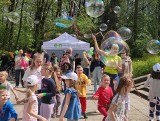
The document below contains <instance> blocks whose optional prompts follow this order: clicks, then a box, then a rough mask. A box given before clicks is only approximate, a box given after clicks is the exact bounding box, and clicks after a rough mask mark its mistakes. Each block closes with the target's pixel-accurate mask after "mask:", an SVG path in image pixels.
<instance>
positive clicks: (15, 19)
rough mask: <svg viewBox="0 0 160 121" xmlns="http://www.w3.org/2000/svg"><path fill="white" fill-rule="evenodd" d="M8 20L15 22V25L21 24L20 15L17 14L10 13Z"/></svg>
mask: <svg viewBox="0 0 160 121" xmlns="http://www.w3.org/2000/svg"><path fill="white" fill-rule="evenodd" d="M7 18H8V20H9V21H10V22H13V23H18V22H19V20H20V19H19V18H20V17H19V14H18V13H17V12H10V13H9V14H8V15H7Z"/></svg>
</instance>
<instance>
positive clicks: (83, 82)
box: [76, 73, 91, 97]
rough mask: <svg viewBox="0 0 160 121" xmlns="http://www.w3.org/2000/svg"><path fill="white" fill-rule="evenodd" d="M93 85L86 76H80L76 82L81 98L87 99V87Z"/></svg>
mask: <svg viewBox="0 0 160 121" xmlns="http://www.w3.org/2000/svg"><path fill="white" fill-rule="evenodd" d="M90 84H91V80H90V79H88V77H87V76H86V75H85V74H83V73H82V74H80V75H78V80H77V82H76V89H77V90H78V96H79V97H86V86H87V85H90Z"/></svg>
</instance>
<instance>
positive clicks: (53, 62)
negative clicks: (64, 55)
mask: <svg viewBox="0 0 160 121" xmlns="http://www.w3.org/2000/svg"><path fill="white" fill-rule="evenodd" d="M50 61H51V63H52V66H54V65H58V59H57V56H56V55H55V53H54V52H53V53H52V56H51V60H50Z"/></svg>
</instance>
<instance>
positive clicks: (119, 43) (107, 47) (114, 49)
mask: <svg viewBox="0 0 160 121" xmlns="http://www.w3.org/2000/svg"><path fill="white" fill-rule="evenodd" d="M101 49H102V50H103V51H105V52H107V53H108V54H109V56H106V57H105V56H101V58H100V59H101V61H102V62H103V63H104V64H105V65H106V66H111V67H116V65H115V62H114V60H112V59H113V58H110V56H115V55H118V54H119V53H120V52H122V50H124V49H125V50H126V51H127V52H128V51H129V46H128V44H127V43H126V42H125V41H123V40H122V39H121V38H116V37H110V38H108V39H106V40H105V41H104V42H103V43H102V44H101Z"/></svg>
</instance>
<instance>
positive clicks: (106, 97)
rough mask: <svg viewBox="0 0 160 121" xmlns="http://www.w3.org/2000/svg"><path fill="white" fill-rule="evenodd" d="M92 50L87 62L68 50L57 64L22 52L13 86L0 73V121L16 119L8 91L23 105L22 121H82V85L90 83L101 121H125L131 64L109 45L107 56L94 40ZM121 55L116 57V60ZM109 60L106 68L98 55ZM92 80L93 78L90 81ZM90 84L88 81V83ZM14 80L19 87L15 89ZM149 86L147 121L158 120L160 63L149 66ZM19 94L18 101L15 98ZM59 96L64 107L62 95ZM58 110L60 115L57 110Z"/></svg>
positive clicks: (123, 53)
mask: <svg viewBox="0 0 160 121" xmlns="http://www.w3.org/2000/svg"><path fill="white" fill-rule="evenodd" d="M93 41H94V44H95V51H94V54H93V56H92V58H91V57H90V56H89V55H88V53H87V52H86V51H84V52H83V53H82V57H81V56H80V55H79V54H78V53H77V54H76V55H75V56H73V51H74V50H72V48H69V49H68V50H67V51H64V53H63V55H62V57H61V58H60V59H58V58H57V56H56V54H55V53H54V52H53V53H52V55H51V58H50V57H49V55H48V53H47V51H46V50H45V51H44V52H43V53H34V54H33V55H32V56H31V57H30V59H26V57H25V56H26V55H24V54H23V50H22V49H20V50H19V54H18V55H17V56H15V87H14V88H13V87H12V85H11V84H10V82H9V81H7V77H8V73H7V72H6V71H5V70H3V71H1V72H0V121H8V120H10V121H16V120H17V118H18V114H17V113H16V111H15V110H14V107H13V105H12V104H11V102H10V91H12V93H13V94H14V96H15V100H16V102H17V104H20V103H23V104H24V110H23V116H22V120H23V121H37V120H39V121H50V120H51V118H55V117H57V116H58V114H60V116H59V121H64V118H67V121H78V120H79V119H80V118H84V119H87V118H88V116H87V112H86V108H87V98H86V97H87V85H91V83H92V82H93V85H94V86H93V87H94V94H93V96H92V99H93V100H98V104H97V109H98V111H99V112H100V113H101V114H102V115H103V116H104V118H103V119H102V121H127V120H128V111H129V110H130V95H129V93H130V90H131V87H132V84H133V80H132V76H133V74H132V71H133V69H132V60H131V58H130V57H129V55H128V51H127V50H125V49H123V50H122V51H121V53H119V47H118V45H116V44H113V45H112V47H111V51H110V52H105V51H103V50H101V49H100V48H99V47H98V44H97V40H96V37H95V36H93ZM119 54H120V55H119ZM102 55H103V56H106V57H107V58H108V60H110V61H108V62H107V65H105V64H104V63H103V62H102V61H101V59H100V56H102ZM91 78H92V79H91ZM91 80H92V81H91ZM19 81H21V85H22V87H23V88H19ZM148 85H150V92H149V100H150V102H149V104H150V113H149V117H150V120H151V121H152V120H153V117H154V109H155V107H156V117H157V120H160V93H159V92H160V88H159V86H160V64H159V63H157V64H155V65H154V66H153V71H152V73H151V74H150V75H149V76H148V80H147V81H146V84H145V86H146V87H147V86H148ZM17 92H20V93H22V94H23V95H24V98H23V99H20V98H19V96H18V95H17ZM63 94H64V99H63V102H61V100H62V95H63ZM60 105H61V111H59V110H60Z"/></svg>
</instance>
